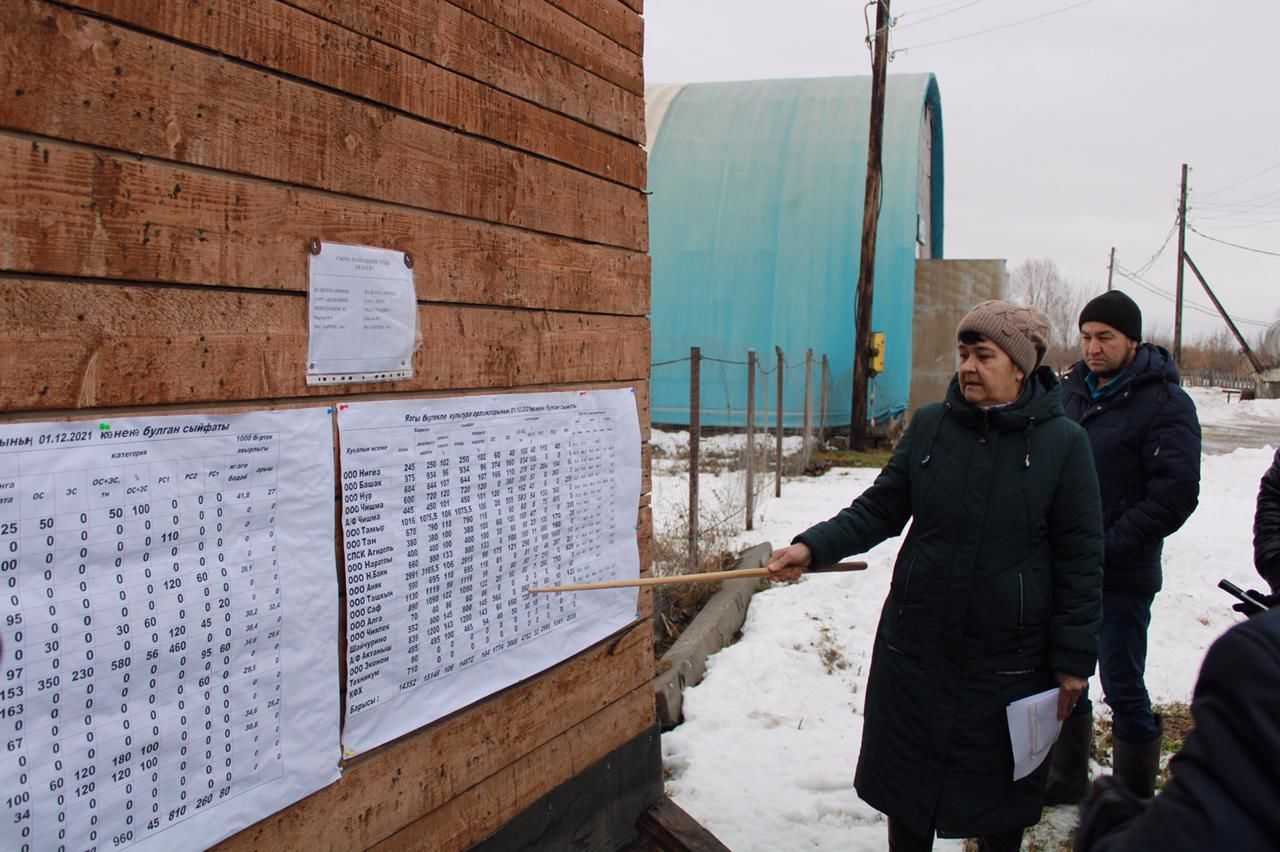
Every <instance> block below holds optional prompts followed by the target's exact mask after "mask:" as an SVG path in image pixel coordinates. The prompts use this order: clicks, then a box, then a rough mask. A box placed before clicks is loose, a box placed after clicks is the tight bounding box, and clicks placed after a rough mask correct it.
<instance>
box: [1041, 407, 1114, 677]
mask: <svg viewBox="0 0 1280 852" xmlns="http://www.w3.org/2000/svg"><path fill="white" fill-rule="evenodd" d="M1071 433H1072V441H1071V445H1070V447H1069V449H1068V452H1067V457H1066V460H1065V464H1064V467H1063V472H1062V476H1061V478H1060V479H1059V481H1058V489H1057V493H1055V494H1054V498H1053V503H1052V505H1051V506H1050V508H1049V545H1050V547H1051V549H1052V552H1053V615H1052V617H1051V619H1050V623H1049V664H1050V666H1051V667H1052V668H1053V670H1054V671H1059V672H1066V673H1067V674H1073V675H1076V676H1077V677H1089V675H1091V674H1093V668H1094V664H1095V663H1096V662H1097V660H1098V630H1099V629H1100V628H1101V627H1102V554H1103V534H1102V498H1101V497H1100V496H1099V494H1098V475H1097V470H1096V469H1095V467H1094V464H1093V451H1092V450H1091V449H1089V438H1088V436H1087V435H1085V433H1084V430H1082V429H1079V428H1076V427H1075V424H1072V430H1071Z"/></svg>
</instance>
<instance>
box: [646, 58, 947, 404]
mask: <svg viewBox="0 0 1280 852" xmlns="http://www.w3.org/2000/svg"><path fill="white" fill-rule="evenodd" d="M870 82H871V81H870V78H869V77H833V78H821V79H798V80H764V81H750V82H735V83H703V84H690V85H686V86H683V87H677V88H672V87H670V86H663V87H656V88H654V89H650V90H649V92H648V98H647V102H648V121H649V127H648V137H649V140H650V150H649V187H650V189H651V190H652V192H653V195H652V197H651V198H650V205H649V211H650V251H651V254H652V258H653V314H652V331H653V358H654V361H655V362H661V361H665V360H669V359H676V358H682V357H685V356H687V355H688V354H689V347H690V346H700V347H702V349H703V354H704V356H711V357H715V358H723V359H727V360H731V361H742V360H745V358H746V352H747V349H748V348H752V347H753V348H755V349H756V351H757V353H759V355H760V357H761V358H762V359H764V363H765V365H766V366H768V365H770V364H771V363H772V361H773V358H774V354H773V353H774V350H773V348H774V346H781V347H782V348H783V350H784V352H785V353H786V356H787V359H788V362H789V363H790V364H801V365H802V364H803V359H804V352H805V349H806V348H810V347H812V348H813V350H814V353H815V358H820V357H821V355H823V354H826V355H827V356H828V357H829V358H830V360H831V373H832V383H831V385H830V386H829V394H830V403H829V407H828V423H834V424H844V425H847V424H848V422H849V412H850V404H851V395H852V373H853V349H854V339H853V316H854V306H855V301H856V299H855V293H856V289H857V281H858V258H859V253H860V252H859V248H860V241H861V235H862V210H863V195H864V192H865V184H866V161H867V119H868V114H869V109H870V93H871V85H870ZM926 109H927V110H929V111H930V113H931V119H930V122H929V125H930V127H931V138H932V146H931V151H930V150H926V151H925V152H924V156H926V157H928V158H929V160H930V162H929V164H928V166H927V168H926V169H922V168H921V163H920V161H921V156H922V151H921V148H922V144H921V140H922V135H923V131H922V126H923V125H924V124H925V115H926ZM884 139H885V142H884V159H883V163H884V196H883V203H882V207H881V212H880V225H879V230H878V246H877V252H876V282H875V283H876V292H875V307H874V310H873V312H872V325H873V327H874V329H875V330H876V331H883V332H885V333H886V335H887V341H886V350H887V351H886V369H885V372H884V373H883V374H882V375H880V376H879V377H877V379H876V380H875V387H874V391H875V399H874V404H873V405H872V406H870V407H869V410H870V411H871V412H872V414H873V416H875V417H877V418H881V419H882V418H884V417H885V416H886V415H888V414H891V413H898V412H901V411H903V410H905V408H906V405H907V394H908V388H909V385H910V372H911V328H912V311H913V304H914V292H915V286H914V282H915V258H916V252H917V232H918V231H917V215H918V214H919V215H923V216H924V219H925V222H926V223H927V224H926V230H927V238H928V239H927V246H928V256H931V257H935V258H937V257H941V256H942V245H943V243H942V224H943V222H942V200H943V193H942V179H943V173H942V113H941V102H940V99H939V95H938V87H937V83H936V81H935V80H934V77H933V75H931V74H920V75H903V76H892V77H890V78H889V80H888V84H887V90H886V110H885V137H884ZM922 174H926V175H928V176H929V180H930V181H931V186H930V187H929V188H928V191H926V192H923V193H922V192H921V191H920V189H921V187H920V181H921V179H922V178H921V175H922ZM921 198H925V199H928V202H927V203H928V204H929V205H930V208H931V209H930V210H920V209H919V207H920V203H921V202H920V199H921ZM818 375H819V372H818V370H817V369H816V367H815V370H814V399H815V402H814V406H815V412H816V409H817V402H816V400H817V397H818V391H817V382H818V378H817V377H818ZM803 377H804V373H803V371H802V370H796V371H793V372H790V373H788V377H787V382H786V384H787V392H786V400H785V414H786V423H787V425H788V426H799V425H800V424H801V422H802V418H803ZM652 380H653V385H652V387H653V409H652V415H653V420H654V422H657V423H672V424H683V423H687V422H688V405H689V402H688V400H689V384H688V370H687V369H685V367H684V365H680V364H673V365H667V366H660V367H656V368H655V369H654V371H653V377H652ZM773 387H775V385H774V383H773V379H772V378H770V379H769V388H770V392H769V394H770V400H771V403H770V404H771V406H772V404H773V401H772V397H773V395H774V394H773V390H772V389H773ZM703 396H704V407H703V423H706V424H709V425H741V424H742V423H744V422H745V421H744V417H745V410H746V373H745V369H743V368H742V367H739V366H736V365H732V364H731V365H724V364H718V365H717V364H714V363H713V364H712V365H707V366H706V367H704V370H703ZM770 419H771V420H772V418H770Z"/></svg>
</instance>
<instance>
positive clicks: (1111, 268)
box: [1107, 246, 1116, 292]
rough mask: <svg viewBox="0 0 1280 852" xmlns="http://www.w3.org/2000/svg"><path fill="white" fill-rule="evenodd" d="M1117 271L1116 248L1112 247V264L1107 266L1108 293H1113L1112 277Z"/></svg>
mask: <svg viewBox="0 0 1280 852" xmlns="http://www.w3.org/2000/svg"><path fill="white" fill-rule="evenodd" d="M1115 271H1116V247H1115V246H1112V247H1111V262H1110V263H1108V264H1107V292H1110V291H1111V276H1112V275H1113V274H1115Z"/></svg>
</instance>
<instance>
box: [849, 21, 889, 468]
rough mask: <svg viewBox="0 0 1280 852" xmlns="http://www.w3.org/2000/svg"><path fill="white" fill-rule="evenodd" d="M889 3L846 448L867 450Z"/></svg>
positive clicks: (881, 43)
mask: <svg viewBox="0 0 1280 852" xmlns="http://www.w3.org/2000/svg"><path fill="white" fill-rule="evenodd" d="M889 20H890V18H889V0H879V2H877V3H876V30H875V32H874V33H872V35H871V38H872V39H873V41H872V50H871V120H870V122H869V124H870V131H869V133H868V137H867V192H866V197H865V199H864V201H863V210H862V254H861V255H860V257H859V264H858V295H857V308H856V310H855V316H854V335H855V337H854V348H853V407H852V413H851V414H850V417H849V447H850V448H851V449H854V450H865V449H866V448H867V377H868V375H869V373H870V372H871V371H870V369H869V367H870V363H869V362H870V360H871V350H870V345H871V304H872V300H873V296H874V295H875V268H876V229H877V227H879V225H880V192H881V186H880V177H881V175H880V149H881V147H882V144H883V141H884V77H885V67H886V66H887V65H888V64H889Z"/></svg>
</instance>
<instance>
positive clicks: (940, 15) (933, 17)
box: [896, 0, 982, 30]
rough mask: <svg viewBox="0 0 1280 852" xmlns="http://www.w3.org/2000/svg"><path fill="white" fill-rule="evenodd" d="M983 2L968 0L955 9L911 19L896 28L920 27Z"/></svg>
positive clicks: (980, 0) (900, 16)
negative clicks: (914, 19)
mask: <svg viewBox="0 0 1280 852" xmlns="http://www.w3.org/2000/svg"><path fill="white" fill-rule="evenodd" d="M981 2H982V0H967V2H965V3H964V4H963V5H960V6H957V7H955V8H954V9H948V10H947V11H945V12H939V13H938V14H936V15H930V16H929V17H927V18H921V19H920V20H918V21H911V22H909V23H906V24H899V25H897V26H896V29H900V30H905V29H908V28H910V27H918V26H920V25H921V24H927V23H928V22H929V21H936V20H937V19H938V18H945V17H946V16H947V15H950V14H952V13H953V12H959V11H960V10H961V9H968V8H969V7H970V6H976V5H978V4H979V3H981ZM898 17H899V18H902V17H904V16H903V15H899V16H898Z"/></svg>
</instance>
